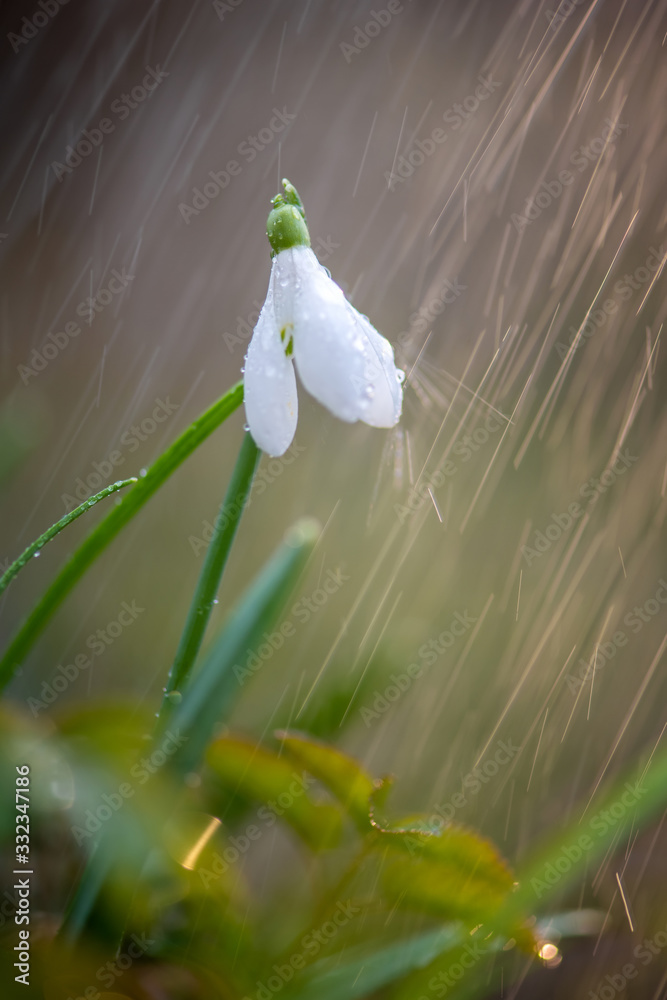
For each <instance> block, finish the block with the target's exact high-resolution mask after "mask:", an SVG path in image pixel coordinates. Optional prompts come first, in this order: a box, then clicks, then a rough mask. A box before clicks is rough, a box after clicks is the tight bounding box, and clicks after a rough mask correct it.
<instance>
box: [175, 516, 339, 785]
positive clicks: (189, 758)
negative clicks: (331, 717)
mask: <svg viewBox="0 0 667 1000" xmlns="http://www.w3.org/2000/svg"><path fill="white" fill-rule="evenodd" d="M319 532H320V526H319V524H317V522H315V521H312V520H303V521H300V522H298V523H297V524H296V525H295V526H294V527H293V528H292V529H291V531H289V532H288V533H287V535H286V536H285V541H284V542H283V544H282V545H281V546H280V548H279V549H278V550H277V551H276V552H275V553H274V555H273V556H272V558H271V559H270V560H269V561H268V562H267V563H266V565H265V566H264V567H263V569H262V570H261V572H260V574H259V576H258V577H257V578H256V579H255V580H254V581H253V583H252V584H251V585H250V587H249V588H248V590H247V591H246V592H245V594H244V595H243V596H242V598H241V600H240V601H239V603H238V604H237V606H236V607H235V608H233V609H232V611H231V612H230V614H229V617H228V619H227V624H226V625H224V626H223V628H222V631H221V632H220V634H219V635H218V637H217V638H216V639H215V640H214V642H213V645H212V647H211V649H210V651H209V653H208V655H207V656H206V658H205V659H204V662H203V663H202V665H201V666H200V667H199V669H198V670H197V671H196V672H195V674H194V675H193V676H192V678H191V679H190V681H189V683H188V684H187V685H186V687H185V690H184V691H183V692H182V701H181V703H180V704H178V705H177V707H176V709H175V710H174V712H173V714H172V716H171V717H170V719H169V726H170V728H176V729H177V730H178V732H179V733H180V734H182V736H184V738H185V741H186V742H185V745H184V746H183V748H182V751H181V752H179V753H178V755H176V756H175V758H174V764H175V765H176V766H177V767H179V768H180V769H181V771H182V772H186V771H190V770H192V769H193V768H195V767H197V766H198V765H199V764H200V762H201V760H202V758H203V756H204V753H205V750H206V747H207V746H208V744H209V742H210V740H211V738H212V736H213V733H214V730H215V727H216V725H218V724H219V722H220V720H221V719H222V718H223V717H224V716H225V715H226V713H228V712H229V709H230V707H231V705H232V703H233V701H234V699H235V698H236V697H237V695H238V693H239V691H240V685H239V679H238V678H237V676H236V674H235V672H234V666H235V665H238V664H239V663H240V662H241V657H242V656H243V655H244V653H245V652H246V650H247V649H252V648H254V647H255V646H256V645H257V644H258V643H259V642H260V641H261V637H262V633H263V632H265V631H267V630H268V629H270V628H271V627H272V626H273V624H274V623H275V621H276V619H277V618H278V616H279V614H280V612H281V611H282V609H283V608H284V606H285V604H286V603H287V601H288V600H289V597H290V594H291V592H292V590H293V588H294V585H295V583H296V581H297V579H298V578H299V576H300V575H301V573H302V571H303V569H304V566H305V565H306V561H307V559H308V557H309V555H310V553H311V551H312V548H313V546H314V544H315V542H316V540H317V538H318V536H319Z"/></svg>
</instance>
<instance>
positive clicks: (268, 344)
mask: <svg viewBox="0 0 667 1000" xmlns="http://www.w3.org/2000/svg"><path fill="white" fill-rule="evenodd" d="M272 285H273V272H272V281H271V284H270V285H269V291H268V294H267V296H266V302H265V303H264V305H263V307H262V311H261V313H260V314H259V319H258V320H257V324H256V326H255V329H254V331H253V334H252V339H251V341H250V345H249V347H248V353H247V355H246V361H245V375H244V379H243V397H244V403H245V412H246V419H247V421H248V427H249V428H250V433H251V434H252V436H253V439H254V440H255V443H256V444H257V445H258V447H260V448H261V449H262V451H265V452H266V453H267V454H269V455H272V456H274V457H275V456H278V455H282V454H283V453H284V452H285V451H287V449H288V448H289V446H290V444H291V443H292V439H293V438H294V432H295V430H296V421H297V414H298V403H297V395H296V378H295V375H294V365H293V363H292V360H291V358H288V357H286V355H285V346H286V345H287V343H288V342H289V336H288V337H286V339H285V343H284V344H283V342H282V340H281V338H280V328H279V326H278V324H277V322H276V317H275V312H274V307H273V305H274V303H273V291H272Z"/></svg>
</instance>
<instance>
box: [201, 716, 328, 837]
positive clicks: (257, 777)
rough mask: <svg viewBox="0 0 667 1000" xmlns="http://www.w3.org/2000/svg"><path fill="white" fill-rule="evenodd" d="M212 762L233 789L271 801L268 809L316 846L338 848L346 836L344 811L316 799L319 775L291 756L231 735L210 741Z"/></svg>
mask: <svg viewBox="0 0 667 1000" xmlns="http://www.w3.org/2000/svg"><path fill="white" fill-rule="evenodd" d="M206 760H207V763H208V765H209V767H210V768H211V770H212V772H213V773H214V774H215V776H216V778H217V779H218V781H220V782H221V783H222V784H223V785H224V787H225V788H226V789H227V790H228V791H230V792H232V793H234V794H240V795H243V796H244V797H245V798H248V799H253V800H255V801H258V802H263V803H266V806H265V810H266V809H268V810H270V811H271V812H272V813H273V815H274V816H279V817H283V818H284V819H285V821H286V822H288V823H289V824H290V825H291V826H292V827H293V828H294V829H295V830H296V832H297V833H298V834H299V835H300V836H301V837H302V838H303V839H304V840H305V841H306V843H308V844H309V845H310V846H311V847H314V848H323V847H332V846H334V845H335V844H337V843H338V841H339V840H340V834H341V830H342V818H341V814H340V812H339V811H338V809H337V808H335V807H334V806H333V805H329V804H326V803H324V804H318V803H317V802H314V801H313V799H312V798H311V796H310V795H309V793H308V788H309V786H310V785H311V784H313V783H314V779H313V777H312V776H311V775H310V774H306V773H303V772H302V771H301V770H299V769H297V768H295V767H294V764H293V763H291V762H290V761H289V760H288V759H287V758H286V757H279V756H278V754H276V753H274V752H273V751H271V750H269V749H267V748H266V747H262V746H256V745H255V744H254V743H252V742H250V741H249V740H245V739H242V738H241V737H238V736H234V737H233V736H225V737H223V738H221V739H218V740H216V741H215V742H214V743H212V744H211V745H210V747H209V748H208V751H207V754H206Z"/></svg>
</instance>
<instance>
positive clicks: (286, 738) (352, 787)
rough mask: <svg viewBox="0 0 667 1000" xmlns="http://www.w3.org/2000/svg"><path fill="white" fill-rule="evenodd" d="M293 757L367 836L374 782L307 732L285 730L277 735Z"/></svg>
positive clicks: (347, 758) (374, 788) (375, 788)
mask: <svg viewBox="0 0 667 1000" xmlns="http://www.w3.org/2000/svg"><path fill="white" fill-rule="evenodd" d="M276 736H277V738H278V739H279V740H280V741H281V742H282V744H283V747H284V749H285V751H286V753H287V754H288V756H289V757H291V759H292V760H294V761H296V762H297V763H298V764H300V765H301V766H302V767H305V769H306V770H307V771H308V772H309V773H310V774H312V775H313V776H314V777H315V778H317V779H318V781H321V782H322V784H323V785H326V787H327V788H328V789H329V791H330V792H332V794H333V795H334V796H335V797H336V798H337V799H338V801H339V802H340V803H341V805H343V806H344V808H345V809H346V810H347V812H348V813H349V814H350V816H351V817H352V819H353V820H354V822H355V823H356V825H357V827H358V828H359V829H360V830H361V831H362V832H364V833H367V832H368V831H369V830H370V829H371V826H370V818H369V808H370V799H371V795H372V794H373V792H374V791H376V790H377V789H378V787H379V786H380V785H381V784H382V782H375V781H374V780H373V779H372V778H371V777H370V775H369V774H367V773H366V771H364V769H363V768H362V766H361V764H359V763H358V762H357V761H356V760H355V759H354V758H353V757H348V756H347V754H344V753H342V752H341V751H340V750H337V749H336V747H332V746H329V745H328V744H326V743H322V742H321V741H320V740H316V739H313V737H311V736H307V735H306V734H305V733H299V732H296V731H294V730H286V731H282V732H277V733H276Z"/></svg>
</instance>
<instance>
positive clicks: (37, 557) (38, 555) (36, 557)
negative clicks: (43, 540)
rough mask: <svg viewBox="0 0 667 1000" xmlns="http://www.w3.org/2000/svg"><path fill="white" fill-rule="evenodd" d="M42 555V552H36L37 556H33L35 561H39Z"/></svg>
mask: <svg viewBox="0 0 667 1000" xmlns="http://www.w3.org/2000/svg"><path fill="white" fill-rule="evenodd" d="M41 554H42V553H41V552H35V554H34V556H33V559H39V557H40V556H41Z"/></svg>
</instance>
